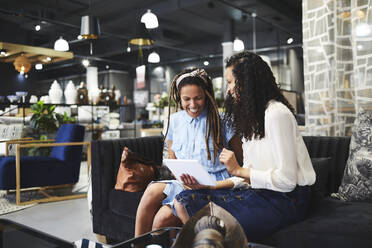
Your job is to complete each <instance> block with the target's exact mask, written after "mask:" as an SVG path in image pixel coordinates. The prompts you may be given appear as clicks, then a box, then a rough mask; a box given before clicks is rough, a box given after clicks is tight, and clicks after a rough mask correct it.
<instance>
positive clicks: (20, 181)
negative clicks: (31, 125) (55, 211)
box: [0, 124, 90, 205]
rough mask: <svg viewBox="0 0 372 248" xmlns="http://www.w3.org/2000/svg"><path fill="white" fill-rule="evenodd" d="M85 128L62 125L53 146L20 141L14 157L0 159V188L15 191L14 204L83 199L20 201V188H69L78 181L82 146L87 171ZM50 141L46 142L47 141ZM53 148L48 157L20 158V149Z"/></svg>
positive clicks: (74, 125) (48, 198)
mask: <svg viewBox="0 0 372 248" xmlns="http://www.w3.org/2000/svg"><path fill="white" fill-rule="evenodd" d="M84 132H85V128H84V127H83V126H80V125H77V124H64V125H62V126H61V127H60V128H59V129H58V132H57V136H56V138H55V142H54V143H41V142H40V141H37V142H35V141H20V142H18V143H17V145H16V156H8V157H3V158H1V159H0V189H3V190H14V189H15V190H16V201H17V205H24V204H28V203H32V202H47V201H57V200H65V199H73V198H79V197H84V196H86V194H78V195H69V196H58V197H52V196H49V197H47V198H43V199H38V200H32V201H27V202H21V201H20V193H21V192H20V191H21V189H24V188H31V187H32V188H33V187H38V188H41V189H45V188H48V187H50V186H54V187H55V186H57V185H66V184H67V185H71V184H75V183H77V182H78V180H79V173H80V163H81V158H82V146H83V145H87V146H88V154H87V155H88V159H87V160H88V161H87V162H88V169H89V165H90V142H83V140H84ZM49 142H50V140H49ZM31 147H53V149H52V152H51V153H50V155H49V157H42V156H21V155H20V150H21V149H22V148H31Z"/></svg>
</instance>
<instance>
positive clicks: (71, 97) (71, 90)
mask: <svg viewBox="0 0 372 248" xmlns="http://www.w3.org/2000/svg"><path fill="white" fill-rule="evenodd" d="M64 93H65V99H66V103H67V104H75V103H76V96H77V90H76V88H75V85H74V83H73V82H72V81H71V80H70V81H69V82H68V83H67V86H66V88H65V92H64Z"/></svg>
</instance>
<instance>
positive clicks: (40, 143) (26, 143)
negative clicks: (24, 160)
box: [5, 139, 91, 206]
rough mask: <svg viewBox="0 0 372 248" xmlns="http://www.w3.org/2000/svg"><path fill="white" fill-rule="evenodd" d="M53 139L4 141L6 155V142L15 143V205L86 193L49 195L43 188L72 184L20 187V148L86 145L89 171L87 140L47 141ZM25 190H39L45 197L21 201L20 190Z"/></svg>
mask: <svg viewBox="0 0 372 248" xmlns="http://www.w3.org/2000/svg"><path fill="white" fill-rule="evenodd" d="M53 141H54V140H31V139H26V140H25V139H21V140H9V141H5V142H6V155H8V144H16V156H15V157H16V190H15V191H16V204H17V205H19V206H20V205H27V204H32V203H39V202H52V201H63V200H69V199H77V198H84V197H86V196H87V193H81V194H71V195H66V196H51V195H49V194H47V193H46V192H45V189H51V188H59V187H68V186H71V185H72V184H62V185H54V186H43V187H32V188H27V189H21V149H22V148H33V147H54V146H83V145H86V146H87V171H88V175H89V173H90V165H91V143H90V142H88V141H83V142H65V143H47V142H53ZM26 190H39V191H40V193H42V194H43V195H44V196H45V197H46V198H42V199H37V200H30V201H23V202H21V191H26Z"/></svg>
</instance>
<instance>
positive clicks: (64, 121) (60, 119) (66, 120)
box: [56, 112, 76, 126]
mask: <svg viewBox="0 0 372 248" xmlns="http://www.w3.org/2000/svg"><path fill="white" fill-rule="evenodd" d="M56 118H57V121H58V125H59V126H60V125H62V124H67V123H75V122H76V119H75V117H72V116H68V115H67V113H66V112H64V113H63V115H62V114H59V113H56Z"/></svg>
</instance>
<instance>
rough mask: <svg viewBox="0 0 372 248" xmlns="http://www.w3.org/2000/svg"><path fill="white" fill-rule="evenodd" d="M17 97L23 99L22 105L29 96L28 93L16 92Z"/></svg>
mask: <svg viewBox="0 0 372 248" xmlns="http://www.w3.org/2000/svg"><path fill="white" fill-rule="evenodd" d="M16 95H17V96H19V97H20V99H22V101H21V102H22V103H24V102H26V96H27V92H26V91H17V92H16Z"/></svg>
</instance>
